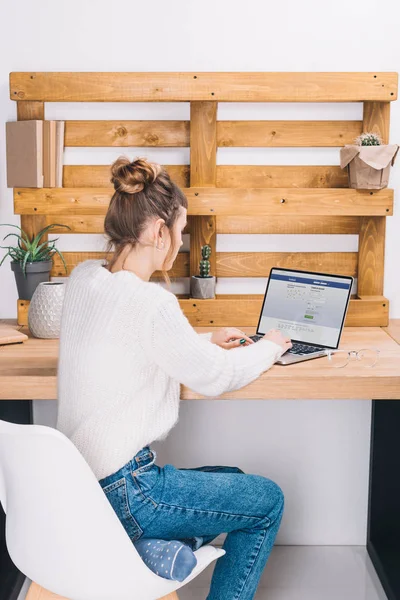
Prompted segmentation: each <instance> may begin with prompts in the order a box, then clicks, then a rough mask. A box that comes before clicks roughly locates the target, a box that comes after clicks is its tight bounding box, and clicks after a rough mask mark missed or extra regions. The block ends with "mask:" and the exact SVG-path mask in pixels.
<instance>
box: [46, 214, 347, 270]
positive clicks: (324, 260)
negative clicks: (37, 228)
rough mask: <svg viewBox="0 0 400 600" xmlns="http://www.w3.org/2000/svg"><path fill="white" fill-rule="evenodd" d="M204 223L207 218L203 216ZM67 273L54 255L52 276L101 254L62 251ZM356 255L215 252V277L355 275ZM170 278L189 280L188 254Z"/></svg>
mask: <svg viewBox="0 0 400 600" xmlns="http://www.w3.org/2000/svg"><path fill="white" fill-rule="evenodd" d="M204 218H205V220H207V217H204ZM62 254H63V256H64V260H65V262H66V265H67V269H68V272H67V273H65V268H64V265H63V263H62V261H61V258H60V257H59V256H58V255H54V257H53V267H52V270H51V273H50V275H51V276H52V277H66V276H68V275H70V273H71V271H72V269H74V268H75V267H76V266H77V265H78V264H79V263H81V262H82V261H84V260H94V259H101V258H104V256H105V253H104V252H63V253H62ZM357 256H358V255H357V253H356V252H217V253H216V269H215V271H214V273H215V274H216V276H217V277H267V276H268V274H269V271H270V269H271V267H281V268H297V269H305V270H307V269H308V270H309V271H316V272H325V273H334V274H335V273H337V274H342V275H351V276H353V277H355V276H356V275H357ZM168 273H169V275H170V277H171V278H172V277H189V253H188V252H178V255H177V257H176V259H175V262H174V264H173V267H172V269H171V270H170V271H168ZM152 279H155V280H157V279H161V271H155V273H154V275H152Z"/></svg>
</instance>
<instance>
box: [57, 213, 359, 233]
mask: <svg viewBox="0 0 400 600" xmlns="http://www.w3.org/2000/svg"><path fill="white" fill-rule="evenodd" d="M360 218H361V217H331V216H325V215H323V216H316V217H314V216H294V215H288V216H286V217H285V219H282V217H280V216H279V215H269V216H264V215H259V216H258V217H257V219H254V217H247V216H245V215H244V216H239V217H237V216H236V217H235V216H234V217H230V216H224V215H221V216H219V217H218V219H217V233H226V234H228V233H232V234H233V233H236V234H237V233H245V234H252V235H253V234H258V233H275V234H278V233H279V234H287V233H303V234H305V233H307V234H323V233H326V234H353V235H354V234H358V232H359V229H360ZM63 223H64V221H63Z"/></svg>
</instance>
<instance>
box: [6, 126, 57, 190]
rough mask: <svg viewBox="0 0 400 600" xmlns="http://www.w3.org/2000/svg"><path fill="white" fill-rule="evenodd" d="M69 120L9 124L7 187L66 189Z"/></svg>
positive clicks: (7, 137)
mask: <svg viewBox="0 0 400 600" xmlns="http://www.w3.org/2000/svg"><path fill="white" fill-rule="evenodd" d="M64 132H65V121H39V120H32V121H9V122H8V123H6V152H7V187H37V188H42V187H46V188H47V187H49V188H50V187H62V176H63V152H64Z"/></svg>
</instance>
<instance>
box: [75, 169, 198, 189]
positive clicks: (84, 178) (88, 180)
mask: <svg viewBox="0 0 400 600" xmlns="http://www.w3.org/2000/svg"><path fill="white" fill-rule="evenodd" d="M163 167H164V168H165V170H166V171H167V172H168V173H169V176H170V177H171V179H173V180H174V181H175V183H176V184H177V185H179V187H189V165H163ZM110 177H111V173H110V165H90V166H86V165H65V166H64V172H63V186H64V187H66V188H69V187H78V188H84V187H96V188H98V187H109V188H110V189H111V188H112V189H113V185H112V184H111V182H110Z"/></svg>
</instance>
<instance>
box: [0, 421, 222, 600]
mask: <svg viewBox="0 0 400 600" xmlns="http://www.w3.org/2000/svg"><path fill="white" fill-rule="evenodd" d="M0 501H1V504H2V506H3V509H4V511H5V513H6V543H7V548H8V552H9V554H10V556H11V559H12V560H13V562H14V563H15V565H16V566H17V568H18V569H19V570H20V571H21V572H22V573H24V575H26V576H27V577H28V578H29V579H31V580H32V584H31V586H30V588H29V591H28V594H27V600H39V599H40V600H50V599H52V600H53V599H54V600H55V599H56V598H58V600H60V598H59V596H61V597H63V598H67V599H68V600H156V599H160V598H164V600H166V599H167V598H168V600H175V599H177V598H178V596H177V594H176V590H177V589H179V588H180V587H182V586H184V585H185V584H186V583H189V581H191V580H192V579H194V578H195V577H196V576H197V575H199V573H201V572H202V571H203V570H204V569H205V568H206V567H207V566H208V565H209V564H210V563H211V562H212V561H213V560H216V559H217V558H219V557H220V556H223V555H224V554H225V550H223V549H222V548H215V547H213V546H211V545H210V544H208V545H205V546H202V547H201V548H199V549H198V550H196V551H195V555H196V558H197V565H196V567H195V568H194V569H193V571H192V572H191V574H190V575H189V576H188V577H187V578H186V579H185V580H184V581H182V582H180V581H173V580H169V579H164V578H163V577H159V576H158V575H156V574H155V573H153V571H151V570H150V569H149V568H148V567H147V566H146V564H145V563H144V562H143V560H142V559H141V557H140V555H139V554H138V552H137V550H136V548H135V547H134V545H133V544H132V542H131V540H130V539H129V536H128V535H127V533H126V532H125V529H124V528H123V526H122V524H121V522H120V521H119V519H118V517H117V515H116V514H115V512H114V510H113V508H112V506H111V504H110V503H109V501H108V500H107V497H106V495H105V494H104V492H103V490H102V488H101V486H100V484H99V482H98V481H97V479H96V477H95V475H94V473H93V471H92V470H91V469H90V467H89V465H88V464H87V462H86V461H85V459H84V458H83V456H82V455H81V453H80V452H79V451H78V449H77V448H76V447H75V446H74V444H73V443H72V442H71V440H69V439H68V438H67V437H66V436H65V435H64V434H62V433H61V432H60V431H58V430H57V429H53V428H52V427H47V426H44V425H19V424H14V423H9V422H7V421H2V420H0Z"/></svg>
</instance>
